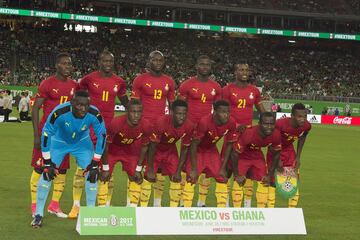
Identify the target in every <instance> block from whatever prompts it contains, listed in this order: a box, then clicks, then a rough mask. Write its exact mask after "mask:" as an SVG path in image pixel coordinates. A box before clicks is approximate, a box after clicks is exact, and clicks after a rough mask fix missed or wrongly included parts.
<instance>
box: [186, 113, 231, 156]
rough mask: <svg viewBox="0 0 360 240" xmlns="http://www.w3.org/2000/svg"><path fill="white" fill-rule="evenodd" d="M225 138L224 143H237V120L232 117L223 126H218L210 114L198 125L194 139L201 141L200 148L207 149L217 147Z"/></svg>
mask: <svg viewBox="0 0 360 240" xmlns="http://www.w3.org/2000/svg"><path fill="white" fill-rule="evenodd" d="M222 137H224V138H225V139H224V142H235V141H236V140H237V138H238V136H237V134H236V123H235V120H234V119H233V118H232V117H230V118H229V121H228V122H227V123H226V124H224V125H221V126H218V125H216V123H215V121H214V119H213V115H212V114H208V115H207V116H204V117H203V118H201V120H200V122H199V124H198V125H197V127H196V129H195V131H194V135H193V138H194V139H198V140H200V143H199V147H200V148H202V149H207V148H211V147H214V146H216V143H217V142H218V141H219V140H220V139H221V138H222Z"/></svg>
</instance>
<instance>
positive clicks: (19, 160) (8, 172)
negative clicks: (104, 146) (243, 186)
mask: <svg viewBox="0 0 360 240" xmlns="http://www.w3.org/2000/svg"><path fill="white" fill-rule="evenodd" d="M359 137H360V127H346V126H319V125H313V130H312V131H311V133H310V134H309V136H308V140H307V142H306V144H305V147H304V151H303V154H302V165H301V186H300V190H301V196H300V203H299V206H300V207H302V208H303V210H304V215H305V222H306V228H307V232H308V234H307V236H201V237H195V236H147V237H135V236H117V237H115V238H116V239H174V240H175V239H194V238H196V239H204V240H205V239H206V240H208V239H239V238H240V239H316V240H318V239H326V240H328V239H359V238H360V236H359V235H360V221H359V218H360V204H359V203H360V193H359V179H360V174H359V171H360V157H359V156H360V154H359V149H360V138H359ZM0 139H1V141H0V143H1V144H0V152H1V155H0V156H1V160H0V169H1V175H0V176H1V181H0V201H1V205H0V213H1V220H0V239H80V236H79V235H78V234H77V232H76V231H75V223H76V221H74V220H68V219H59V218H56V217H54V216H50V215H49V214H47V213H46V215H45V219H44V225H43V227H42V228H41V229H32V228H31V227H30V222H31V220H32V219H31V216H30V192H29V179H30V175H31V171H32V168H31V166H30V159H31V150H32V139H33V138H32V127H31V123H30V122H27V123H20V124H19V123H0ZM72 166H75V163H74V162H73V161H72ZM74 171H75V170H74V168H71V169H70V171H69V174H68V176H67V180H66V187H65V192H64V195H63V197H62V199H61V206H62V208H63V210H64V211H65V212H69V211H70V208H71V205H72V176H73V174H74ZM115 181H116V182H115V193H114V197H113V205H114V206H124V205H125V202H126V177H125V175H124V174H123V173H121V171H120V165H118V166H117V168H116V171H115ZM277 199H278V200H279V201H278V204H277V205H278V206H280V207H284V206H286V203H285V201H282V200H281V199H280V198H277ZM164 203H165V204H167V203H168V195H167V196H165V197H164ZM253 203H255V201H253ZM214 204H215V201H214V195H213V189H211V192H210V195H209V198H208V205H209V206H214ZM154 218H155V217H154ZM81 238H82V239H114V236H111V237H110V236H107V237H93V236H88V237H81Z"/></svg>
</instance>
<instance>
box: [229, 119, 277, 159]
mask: <svg viewBox="0 0 360 240" xmlns="http://www.w3.org/2000/svg"><path fill="white" fill-rule="evenodd" d="M259 128H260V127H259V126H258V125H257V126H254V127H252V128H247V129H246V130H245V132H244V133H243V134H241V136H240V137H239V140H238V141H237V142H236V143H234V145H233V147H234V150H235V151H237V152H239V153H240V159H244V160H259V159H261V160H264V154H263V152H262V151H261V148H262V147H269V146H272V147H273V149H274V150H275V151H278V150H281V135H280V132H279V130H277V129H274V132H273V133H272V134H271V135H270V136H267V137H265V138H262V137H261V136H260V129H259Z"/></svg>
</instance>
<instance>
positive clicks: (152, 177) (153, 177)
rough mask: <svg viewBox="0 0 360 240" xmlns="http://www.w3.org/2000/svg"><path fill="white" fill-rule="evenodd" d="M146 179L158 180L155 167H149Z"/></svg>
mask: <svg viewBox="0 0 360 240" xmlns="http://www.w3.org/2000/svg"><path fill="white" fill-rule="evenodd" d="M145 178H146V180H148V181H149V182H156V175H155V173H154V170H153V169H150V168H149V169H148V171H147V173H146V177H145Z"/></svg>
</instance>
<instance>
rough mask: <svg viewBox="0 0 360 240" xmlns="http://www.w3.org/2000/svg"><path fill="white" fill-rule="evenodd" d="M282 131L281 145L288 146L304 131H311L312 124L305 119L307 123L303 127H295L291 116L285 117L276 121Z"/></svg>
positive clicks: (277, 126) (277, 127)
mask: <svg viewBox="0 0 360 240" xmlns="http://www.w3.org/2000/svg"><path fill="white" fill-rule="evenodd" d="M275 127H276V129H278V130H279V131H280V133H281V145H282V147H283V148H286V147H288V146H290V145H292V144H293V142H294V141H296V140H297V139H298V138H299V137H301V136H302V135H303V134H304V133H306V132H309V131H310V129H311V124H310V123H309V122H308V121H307V120H305V124H304V125H303V126H302V127H299V128H294V127H292V126H291V118H283V119H279V120H277V121H276V125H275Z"/></svg>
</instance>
